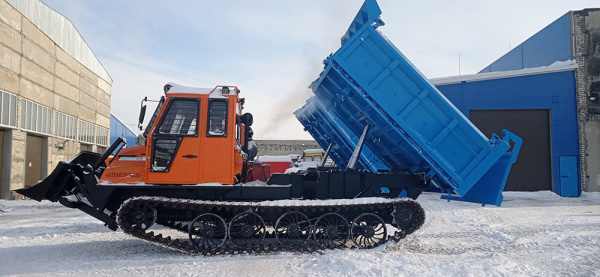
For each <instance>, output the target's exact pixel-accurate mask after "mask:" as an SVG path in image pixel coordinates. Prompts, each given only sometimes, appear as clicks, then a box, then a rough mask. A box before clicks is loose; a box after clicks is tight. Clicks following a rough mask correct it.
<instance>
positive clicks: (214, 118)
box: [206, 99, 227, 137]
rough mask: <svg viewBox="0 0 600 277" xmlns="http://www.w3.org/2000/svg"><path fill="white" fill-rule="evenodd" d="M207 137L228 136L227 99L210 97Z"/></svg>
mask: <svg viewBox="0 0 600 277" xmlns="http://www.w3.org/2000/svg"><path fill="white" fill-rule="evenodd" d="M206 131H207V132H206V136H207V137H226V136H227V99H210V100H209V101H208V128H206Z"/></svg>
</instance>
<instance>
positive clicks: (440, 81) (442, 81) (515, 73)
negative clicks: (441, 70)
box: [429, 60, 578, 86]
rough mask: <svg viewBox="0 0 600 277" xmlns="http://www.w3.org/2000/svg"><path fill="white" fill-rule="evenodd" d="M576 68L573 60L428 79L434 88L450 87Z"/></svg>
mask: <svg viewBox="0 0 600 277" xmlns="http://www.w3.org/2000/svg"><path fill="white" fill-rule="evenodd" d="M577 68H578V65H577V62H576V61H575V60H568V61H564V62H555V63H553V64H551V65H549V66H540V67H534V68H525V69H517V70H508V71H494V72H485V73H477V74H469V75H457V76H448V77H441V78H432V79H429V82H430V83H431V84H433V85H434V86H440V85H451V84H459V83H462V82H477V81H485V80H493V79H503V78H511V77H520V76H528V75H536V74H547V73H554V72H562V71H573V70H575V69H577Z"/></svg>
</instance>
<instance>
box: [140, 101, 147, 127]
mask: <svg viewBox="0 0 600 277" xmlns="http://www.w3.org/2000/svg"><path fill="white" fill-rule="evenodd" d="M145 116H146V105H144V106H142V109H141V110H140V119H139V123H138V127H139V128H140V130H142V123H144V117H145Z"/></svg>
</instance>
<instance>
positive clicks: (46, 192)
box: [15, 151, 101, 202]
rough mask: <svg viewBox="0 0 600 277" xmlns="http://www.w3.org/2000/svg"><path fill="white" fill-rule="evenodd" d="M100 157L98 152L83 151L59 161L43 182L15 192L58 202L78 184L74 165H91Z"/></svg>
mask: <svg viewBox="0 0 600 277" xmlns="http://www.w3.org/2000/svg"><path fill="white" fill-rule="evenodd" d="M100 158H101V155H100V154H98V153H94V152H89V151H81V152H80V153H79V154H77V155H76V156H75V157H73V158H72V159H71V160H69V161H67V162H59V163H58V165H57V166H56V168H55V169H54V171H52V173H51V174H50V175H49V176H48V177H46V178H45V179H44V180H42V181H41V182H39V183H37V184H36V185H34V186H31V187H28V188H22V189H17V190H15V192H17V193H19V194H21V195H23V196H26V197H29V198H31V199H33V200H37V201H42V200H44V199H47V200H50V201H52V202H56V201H58V200H59V198H60V197H61V196H65V195H68V194H70V193H69V192H70V191H71V190H73V188H75V187H76V186H77V183H76V182H75V180H74V178H75V177H76V175H75V174H74V172H73V167H74V166H79V167H85V166H90V167H91V165H92V164H95V163H97V162H98V160H99V159H100Z"/></svg>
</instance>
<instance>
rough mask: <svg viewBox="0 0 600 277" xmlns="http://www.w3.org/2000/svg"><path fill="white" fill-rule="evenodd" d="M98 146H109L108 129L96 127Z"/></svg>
mask: <svg viewBox="0 0 600 277" xmlns="http://www.w3.org/2000/svg"><path fill="white" fill-rule="evenodd" d="M96 144H98V145H104V146H106V145H108V129H107V128H104V127H100V126H96Z"/></svg>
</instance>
